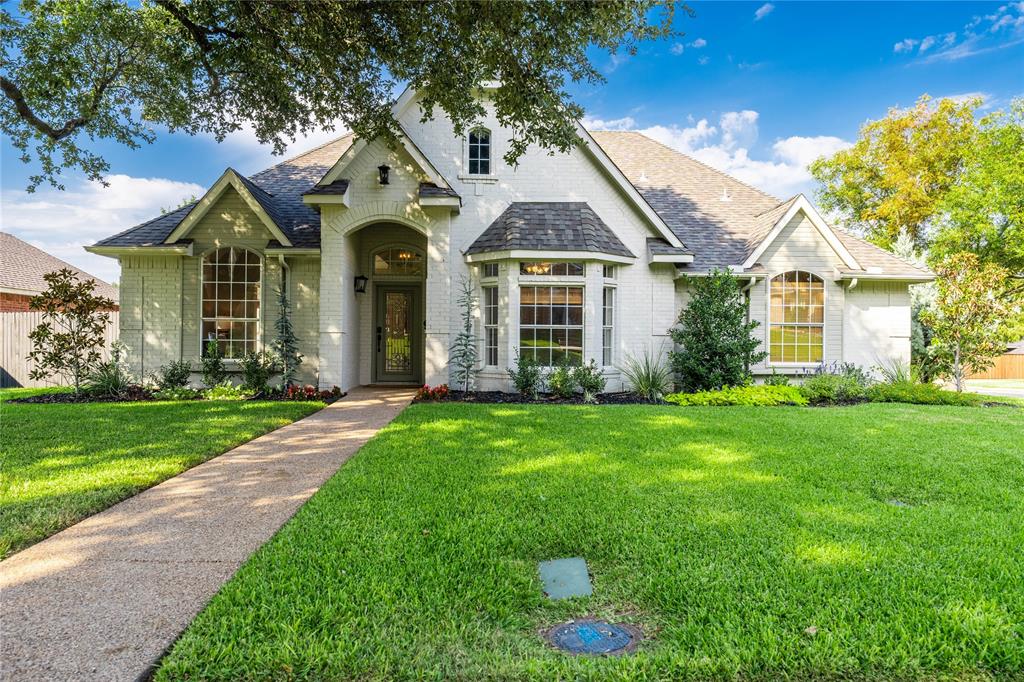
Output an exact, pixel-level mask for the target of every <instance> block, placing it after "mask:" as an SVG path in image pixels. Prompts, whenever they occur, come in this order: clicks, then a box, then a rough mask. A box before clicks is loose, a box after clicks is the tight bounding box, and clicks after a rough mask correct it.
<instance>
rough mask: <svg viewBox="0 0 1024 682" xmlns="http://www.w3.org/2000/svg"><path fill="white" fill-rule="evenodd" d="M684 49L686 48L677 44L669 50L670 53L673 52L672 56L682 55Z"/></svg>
mask: <svg viewBox="0 0 1024 682" xmlns="http://www.w3.org/2000/svg"><path fill="white" fill-rule="evenodd" d="M684 49H685V48H684V47H683V44H682V43H676V44H674V45H673V46H672V47H670V48H669V52H671V53H672V54H682V53H683V50H684Z"/></svg>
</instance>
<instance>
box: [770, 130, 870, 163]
mask: <svg viewBox="0 0 1024 682" xmlns="http://www.w3.org/2000/svg"><path fill="white" fill-rule="evenodd" d="M850 146H851V145H850V143H849V142H847V141H846V140H844V139H842V138H839V137H834V136H832V135H818V136H815V137H801V136H799V135H794V136H792V137H787V138H785V139H782V140H778V141H776V142H775V144H773V145H772V151H773V152H774V153H775V156H776V157H777V158H779V159H781V160H782V161H783V162H785V163H788V164H791V165H795V166H801V167H804V168H806V167H807V166H809V165H811V162H812V161H815V160H816V159H818V158H819V157H822V156H831V155H833V154H835V153H836V152H838V151H841V150H843V149H848V148H849V147H850Z"/></svg>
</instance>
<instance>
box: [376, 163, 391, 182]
mask: <svg viewBox="0 0 1024 682" xmlns="http://www.w3.org/2000/svg"><path fill="white" fill-rule="evenodd" d="M390 171H391V166H389V165H387V164H386V163H385V164H383V165H381V166H377V172H378V173H380V184H382V185H386V184H388V173H389V172H390Z"/></svg>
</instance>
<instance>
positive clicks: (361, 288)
mask: <svg viewBox="0 0 1024 682" xmlns="http://www.w3.org/2000/svg"><path fill="white" fill-rule="evenodd" d="M368 281H370V278H369V277H367V276H366V275H356V293H357V294H365V293H366V283H367V282H368Z"/></svg>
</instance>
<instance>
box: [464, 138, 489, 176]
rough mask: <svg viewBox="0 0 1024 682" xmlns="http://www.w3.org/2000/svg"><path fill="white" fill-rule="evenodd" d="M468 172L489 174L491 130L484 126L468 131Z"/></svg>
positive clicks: (471, 173)
mask: <svg viewBox="0 0 1024 682" xmlns="http://www.w3.org/2000/svg"><path fill="white" fill-rule="evenodd" d="M469 174H470V175H490V174H491V131H489V130H487V129H486V128H477V129H475V130H471V131H470V132H469Z"/></svg>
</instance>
